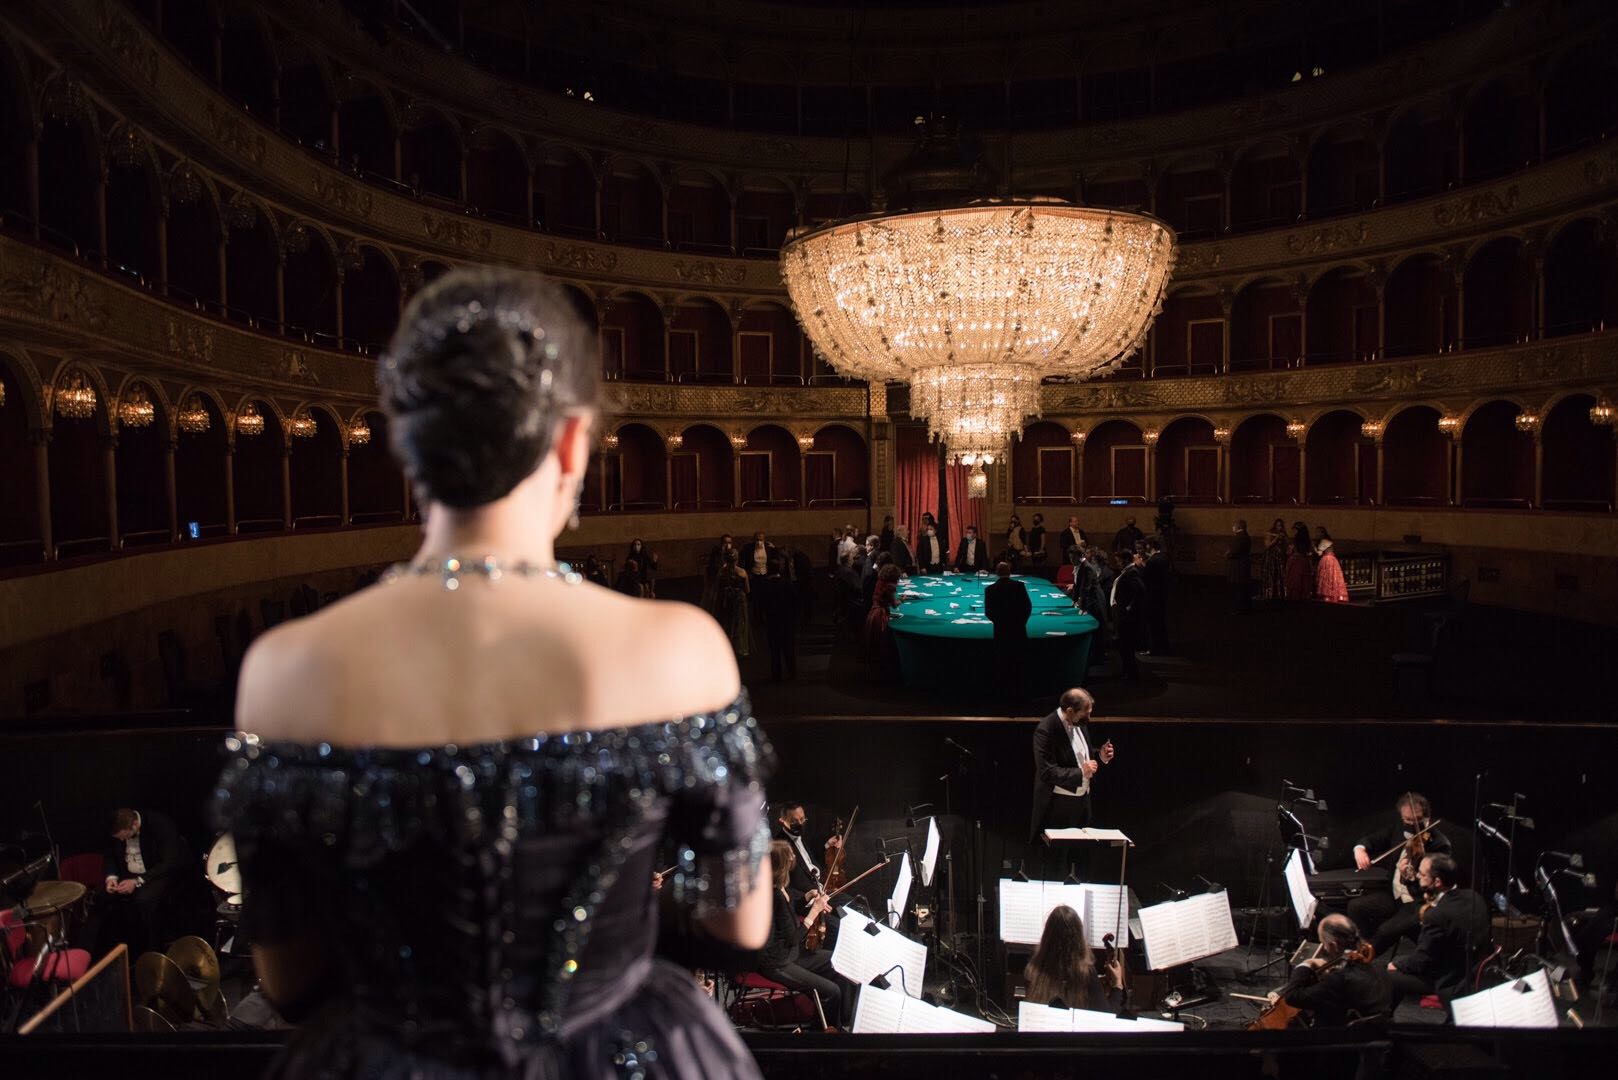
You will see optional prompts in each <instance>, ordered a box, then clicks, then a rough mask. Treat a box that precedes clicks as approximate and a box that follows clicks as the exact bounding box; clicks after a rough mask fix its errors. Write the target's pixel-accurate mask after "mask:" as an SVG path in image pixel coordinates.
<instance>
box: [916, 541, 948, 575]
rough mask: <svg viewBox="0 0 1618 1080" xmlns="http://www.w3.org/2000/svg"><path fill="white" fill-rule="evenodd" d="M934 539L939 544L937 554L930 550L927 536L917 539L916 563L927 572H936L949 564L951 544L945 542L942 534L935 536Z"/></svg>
mask: <svg viewBox="0 0 1618 1080" xmlns="http://www.w3.org/2000/svg"><path fill="white" fill-rule="evenodd" d="M932 539H933V542H935V543H936V544H937V545H938V552H937V554H936V555H935V554H933V553H932V552H931V551H929V550H928V547H927V537H925V536H923V537H921V538H920V539H918V540H917V541H916V565H917V566H919V567H920V568H921V569H922V570H923V571H924V572H926V573H929V574H936V573H938V571H940V570H942V569H943V568H944V567H946V566H948V565H949V546H948V545H947V544H945V543H944V538H943V537H942V536H934V537H933V538H932Z"/></svg>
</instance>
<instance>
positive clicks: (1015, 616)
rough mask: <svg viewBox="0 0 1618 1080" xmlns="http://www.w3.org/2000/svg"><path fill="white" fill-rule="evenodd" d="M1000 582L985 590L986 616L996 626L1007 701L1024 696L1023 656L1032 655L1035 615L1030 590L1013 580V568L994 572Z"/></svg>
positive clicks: (998, 667)
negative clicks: (1030, 627)
mask: <svg viewBox="0 0 1618 1080" xmlns="http://www.w3.org/2000/svg"><path fill="white" fill-rule="evenodd" d="M994 573H995V577H996V579H997V580H996V581H995V582H994V584H992V585H990V586H988V587H987V588H986V589H984V590H983V614H984V617H985V618H987V619H988V620H989V621H990V622H991V623H993V624H994V672H995V684H996V685H997V686H998V687H999V688H1000V691H1001V693H1003V694H1005V696H1006V699H1007V700H1009V701H1015V700H1017V699H1018V698H1019V697H1021V695H1022V661H1023V653H1025V652H1027V651H1028V616H1029V615H1032V614H1033V612H1034V604H1033V601H1031V600H1029V599H1028V589H1027V587H1026V586H1024V585H1023V583H1022V582H1020V581H1018V580H1016V579H1015V578H1013V577H1012V576H1011V564H1010V563H1007V562H1003V563H999V564H997V565H996V566H995V568H994Z"/></svg>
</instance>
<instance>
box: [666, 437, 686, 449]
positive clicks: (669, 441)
mask: <svg viewBox="0 0 1618 1080" xmlns="http://www.w3.org/2000/svg"><path fill="white" fill-rule="evenodd" d="M663 442H664V443H665V444H666V445H667V446H668V448H669V449H670V450H671V451H672V450H678V449H680V447H682V446H684V445H685V436H684V435H678V434H676V435H669V436H666V437H665V438H664V439H663Z"/></svg>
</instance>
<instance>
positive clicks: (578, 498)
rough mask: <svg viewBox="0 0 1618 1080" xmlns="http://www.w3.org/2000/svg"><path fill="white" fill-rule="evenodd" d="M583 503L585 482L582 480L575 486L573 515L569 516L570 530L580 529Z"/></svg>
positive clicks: (568, 525) (568, 524)
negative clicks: (580, 510)
mask: <svg viewBox="0 0 1618 1080" xmlns="http://www.w3.org/2000/svg"><path fill="white" fill-rule="evenodd" d="M583 501H584V480H583V479H582V478H581V479H580V480H579V482H578V483H577V484H575V485H573V513H572V514H571V515H569V517H568V519H567V527H568V528H569V529H577V528H578V527H579V504H580V503H582V502H583Z"/></svg>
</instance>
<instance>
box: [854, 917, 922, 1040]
mask: <svg viewBox="0 0 1618 1080" xmlns="http://www.w3.org/2000/svg"><path fill="white" fill-rule="evenodd" d="M839 933H841V931H839ZM909 1000H910V998H908V997H906V996H905V994H904V991H902V990H891V989H890V990H882V989H879V988H877V987H875V986H869V985H865V986H861V987H860V993H859V997H858V999H856V1000H855V1002H854V1034H856V1035H897V1034H899V1024H900V1022H901V1021H902V1020H903V1019H904V1009H905V1002H907V1001H909Z"/></svg>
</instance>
